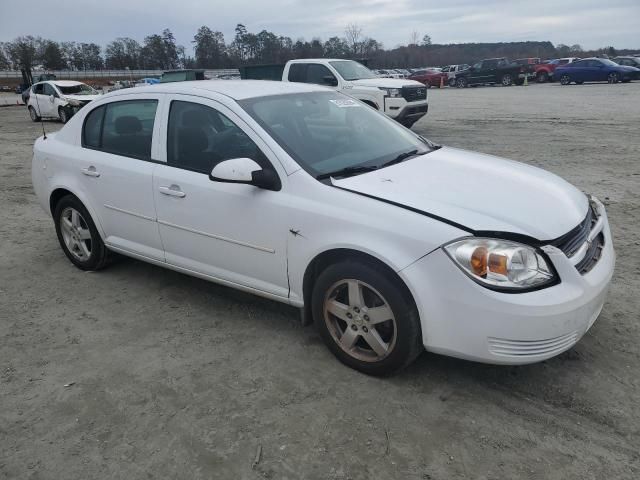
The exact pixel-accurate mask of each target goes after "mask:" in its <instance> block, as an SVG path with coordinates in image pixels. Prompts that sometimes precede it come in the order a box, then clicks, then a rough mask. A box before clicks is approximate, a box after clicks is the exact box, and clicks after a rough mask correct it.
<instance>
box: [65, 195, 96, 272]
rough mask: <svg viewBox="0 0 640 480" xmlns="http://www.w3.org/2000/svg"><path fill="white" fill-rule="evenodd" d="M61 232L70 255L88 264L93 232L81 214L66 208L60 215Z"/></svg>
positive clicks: (73, 209)
mask: <svg viewBox="0 0 640 480" xmlns="http://www.w3.org/2000/svg"><path fill="white" fill-rule="evenodd" d="M60 231H61V233H62V239H63V240H64V244H65V246H66V247H67V250H69V253H71V255H73V256H74V257H75V258H76V259H78V260H80V261H81V262H86V261H87V260H88V259H89V257H90V256H91V249H92V241H91V231H90V230H89V225H88V224H87V222H86V220H85V219H84V217H83V216H82V215H81V214H80V212H78V211H77V210H76V209H75V208H72V207H67V208H65V209H64V210H63V211H62V215H60Z"/></svg>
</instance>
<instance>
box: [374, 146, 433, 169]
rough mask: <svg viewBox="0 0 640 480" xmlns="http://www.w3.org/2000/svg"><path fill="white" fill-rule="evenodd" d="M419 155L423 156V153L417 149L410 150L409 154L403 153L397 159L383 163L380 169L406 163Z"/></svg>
mask: <svg viewBox="0 0 640 480" xmlns="http://www.w3.org/2000/svg"><path fill="white" fill-rule="evenodd" d="M424 153H427V152H424ZM418 155H422V153H419V150H418V149H417V148H416V149H415V150H409V151H408V152H404V153H401V154H400V155H398V156H397V157H396V158H394V159H392V160H389V161H388V162H386V163H383V164H382V165H380V168H384V167H389V166H391V165H395V164H396V163H400V162H404V161H405V160H408V159H409V158H411V157H416V156H418Z"/></svg>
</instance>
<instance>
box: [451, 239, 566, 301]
mask: <svg viewBox="0 0 640 480" xmlns="http://www.w3.org/2000/svg"><path fill="white" fill-rule="evenodd" d="M444 250H445V252H447V254H448V255H449V257H451V258H452V259H453V261H454V262H455V263H456V264H457V265H458V266H459V267H460V268H461V269H462V271H463V272H465V273H466V274H467V275H469V276H470V277H471V278H472V279H473V280H475V281H476V282H478V283H480V284H481V285H484V286H486V287H488V288H493V289H496V290H502V289H504V290H514V291H518V290H523V289H533V288H539V287H542V286H544V285H547V284H552V283H555V282H556V280H557V277H556V275H555V273H554V270H553V268H552V267H551V266H550V265H549V264H548V263H547V261H546V260H545V258H544V257H543V256H542V255H541V254H540V253H538V252H537V251H536V250H535V249H534V248H532V247H529V246H528V245H523V244H521V243H516V242H511V241H508V240H498V239H493V238H467V239H464V240H460V241H457V242H453V243H450V244H449V245H445V247H444Z"/></svg>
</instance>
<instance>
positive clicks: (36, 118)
mask: <svg viewBox="0 0 640 480" xmlns="http://www.w3.org/2000/svg"><path fill="white" fill-rule="evenodd" d="M29 117H31V121H32V122H39V121H40V120H41V119H40V116H39V115H38V114H37V113H36V109H35V108H33V107H32V106H29Z"/></svg>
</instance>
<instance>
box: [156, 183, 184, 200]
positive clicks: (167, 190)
mask: <svg viewBox="0 0 640 480" xmlns="http://www.w3.org/2000/svg"><path fill="white" fill-rule="evenodd" d="M159 190H160V193H162V194H164V195H169V196H171V197H179V198H183V197H186V196H187V194H186V193H184V192H183V191H182V190H180V186H179V185H176V184H173V185H171V186H170V187H167V186H166V185H161V186H160V188H159Z"/></svg>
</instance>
